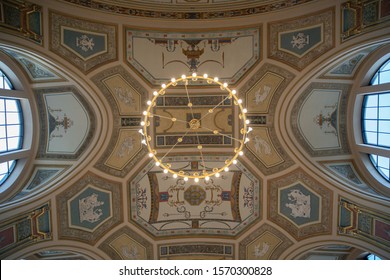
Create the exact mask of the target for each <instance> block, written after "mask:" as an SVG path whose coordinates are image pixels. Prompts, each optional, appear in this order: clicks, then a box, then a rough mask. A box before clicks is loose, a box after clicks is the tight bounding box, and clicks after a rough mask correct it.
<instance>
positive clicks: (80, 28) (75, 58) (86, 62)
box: [49, 12, 118, 73]
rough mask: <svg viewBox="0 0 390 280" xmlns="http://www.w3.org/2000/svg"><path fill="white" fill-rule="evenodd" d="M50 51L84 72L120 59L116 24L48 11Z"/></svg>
mask: <svg viewBox="0 0 390 280" xmlns="http://www.w3.org/2000/svg"><path fill="white" fill-rule="evenodd" d="M49 20H50V23H51V26H50V50H51V51H53V52H54V53H56V54H57V55H59V56H61V57H62V58H63V59H65V60H66V61H68V62H69V63H71V64H73V65H74V66H75V67H77V68H78V69H79V70H81V71H83V72H84V73H88V72H90V71H91V70H92V69H94V68H95V67H97V66H101V65H103V64H105V63H108V62H111V61H114V60H117V56H118V54H117V46H116V44H117V42H116V40H117V27H116V26H115V25H110V24H105V23H103V22H95V21H86V20H85V19H80V18H76V17H72V15H65V14H60V13H55V12H50V13H49Z"/></svg>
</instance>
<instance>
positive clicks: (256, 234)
mask: <svg viewBox="0 0 390 280" xmlns="http://www.w3.org/2000/svg"><path fill="white" fill-rule="evenodd" d="M292 244H293V243H292V241H291V240H290V239H289V238H287V237H286V236H285V235H283V234H282V233H281V232H280V231H279V230H276V229H275V228H274V227H272V226H271V225H269V224H263V225H261V226H260V227H259V228H257V229H256V230H254V231H253V232H252V233H251V234H250V235H248V236H247V237H245V238H244V239H243V240H242V241H240V245H239V248H240V249H239V259H240V260H275V259H278V258H279V256H280V254H282V253H283V252H284V251H286V249H287V248H288V247H290V246H291V245H292Z"/></svg>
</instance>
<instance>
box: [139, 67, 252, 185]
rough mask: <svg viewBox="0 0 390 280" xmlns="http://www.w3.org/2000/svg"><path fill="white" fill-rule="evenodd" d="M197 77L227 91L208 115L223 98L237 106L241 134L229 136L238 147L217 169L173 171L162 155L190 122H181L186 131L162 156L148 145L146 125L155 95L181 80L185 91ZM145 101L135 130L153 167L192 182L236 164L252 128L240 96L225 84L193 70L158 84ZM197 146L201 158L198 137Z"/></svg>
mask: <svg viewBox="0 0 390 280" xmlns="http://www.w3.org/2000/svg"><path fill="white" fill-rule="evenodd" d="M197 80H203V81H206V82H207V84H210V85H219V87H220V89H221V90H222V91H227V96H226V98H225V99H223V100H222V101H221V102H220V103H219V104H218V105H217V106H215V107H213V108H210V109H209V112H208V113H207V114H212V113H213V110H214V109H216V108H218V106H219V105H221V104H222V103H223V102H224V101H225V100H226V99H233V104H234V105H236V106H237V107H238V108H239V113H238V117H239V119H240V120H241V121H242V125H241V129H240V134H241V136H242V137H241V138H240V139H236V138H233V137H230V138H232V139H233V140H236V141H237V142H239V146H238V147H235V148H234V155H233V157H231V158H230V159H227V160H226V161H225V163H224V165H223V166H222V167H220V168H218V167H215V168H213V169H210V170H206V169H203V170H202V171H201V172H188V171H184V170H178V171H176V170H174V169H172V165H171V164H170V163H168V162H165V161H164V159H165V158H166V156H167V155H168V153H169V152H170V151H171V150H172V149H173V148H174V147H176V146H177V145H178V144H179V143H181V142H182V141H183V138H184V137H185V136H186V135H187V133H188V132H189V130H190V129H191V123H190V122H187V121H185V122H186V123H188V125H189V127H190V128H189V129H188V130H187V131H186V133H185V134H184V135H183V136H182V137H179V138H178V139H177V142H176V144H174V145H173V146H172V147H171V149H170V150H169V151H168V152H167V153H165V154H164V155H163V156H162V157H159V156H158V154H157V151H156V150H155V148H154V147H152V144H151V143H152V138H151V136H150V135H149V134H148V127H149V126H150V123H151V121H150V120H151V118H153V116H154V114H153V112H152V110H153V108H154V107H156V100H157V98H158V97H160V96H163V95H165V93H166V90H167V89H168V88H170V87H175V86H177V85H178V83H180V82H183V83H184V85H185V86H186V91H187V85H188V83H189V82H190V81H197ZM187 96H188V101H189V103H188V104H187V106H188V107H190V108H191V107H192V103H191V101H190V98H189V95H188V91H187ZM147 104H148V108H147V109H146V111H144V112H143V115H144V120H143V121H142V122H141V126H142V127H143V128H142V129H140V130H139V132H140V133H141V134H142V135H143V139H142V143H143V144H144V145H146V147H147V149H148V152H149V157H150V158H152V159H153V160H154V161H155V164H156V166H159V167H160V168H162V169H163V172H164V173H166V174H167V173H171V174H173V178H178V177H181V178H182V179H183V180H184V181H188V179H194V180H195V182H199V179H205V180H206V181H208V180H209V179H210V177H211V176H215V177H217V178H218V177H220V173H221V172H223V171H225V172H227V171H229V166H231V165H232V164H236V163H237V158H238V157H239V156H242V155H243V154H244V153H243V151H242V150H243V148H244V145H245V143H247V142H248V141H249V138H248V137H247V135H248V133H249V132H250V131H251V130H252V128H250V127H248V124H249V120H248V119H247V118H246V113H247V109H245V108H244V107H243V106H242V99H239V98H238V97H237V92H236V90H231V89H230V88H229V87H228V84H227V83H221V82H220V81H219V79H218V78H217V77H215V78H210V77H208V75H207V74H204V75H203V76H198V75H197V74H196V73H193V74H192V75H190V76H186V75H182V76H181V78H179V79H175V78H172V79H171V82H170V83H168V84H162V85H161V89H160V90H159V91H154V92H153V99H152V100H149V101H147ZM191 112H192V108H191ZM170 119H171V121H172V122H176V121H178V120H177V119H176V118H170ZM181 121H182V120H181ZM198 121H199V123H200V120H198ZM198 125H199V124H198ZM197 128H198V127H196V128H193V129H197ZM213 134H215V135H218V134H220V135H222V136H225V135H224V134H222V133H220V132H219V131H217V130H213ZM197 148H198V150H199V151H200V155H201V157H202V160H203V153H202V149H203V146H202V145H201V144H200V143H199V138H198V146H197ZM204 168H206V167H204Z"/></svg>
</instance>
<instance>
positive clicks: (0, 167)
mask: <svg viewBox="0 0 390 280" xmlns="http://www.w3.org/2000/svg"><path fill="white" fill-rule="evenodd" d="M7 172H8V162H2V163H0V174H4V173H7Z"/></svg>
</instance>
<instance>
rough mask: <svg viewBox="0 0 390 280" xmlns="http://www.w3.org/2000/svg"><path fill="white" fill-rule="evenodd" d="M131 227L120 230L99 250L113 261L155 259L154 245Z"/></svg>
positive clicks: (102, 244)
mask: <svg viewBox="0 0 390 280" xmlns="http://www.w3.org/2000/svg"><path fill="white" fill-rule="evenodd" d="M144 237H145V235H142V234H141V235H140V234H138V233H137V232H135V231H133V230H132V229H130V228H129V227H127V226H125V227H122V228H120V229H119V230H117V231H115V232H114V233H113V234H111V235H110V236H109V237H108V238H107V239H105V240H104V241H103V242H102V243H101V244H100V245H99V249H100V250H102V251H103V252H105V253H106V254H107V255H108V256H109V257H110V259H112V260H150V259H154V256H153V245H152V244H151V243H150V242H149V241H148V240H147V239H145V238H144Z"/></svg>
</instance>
